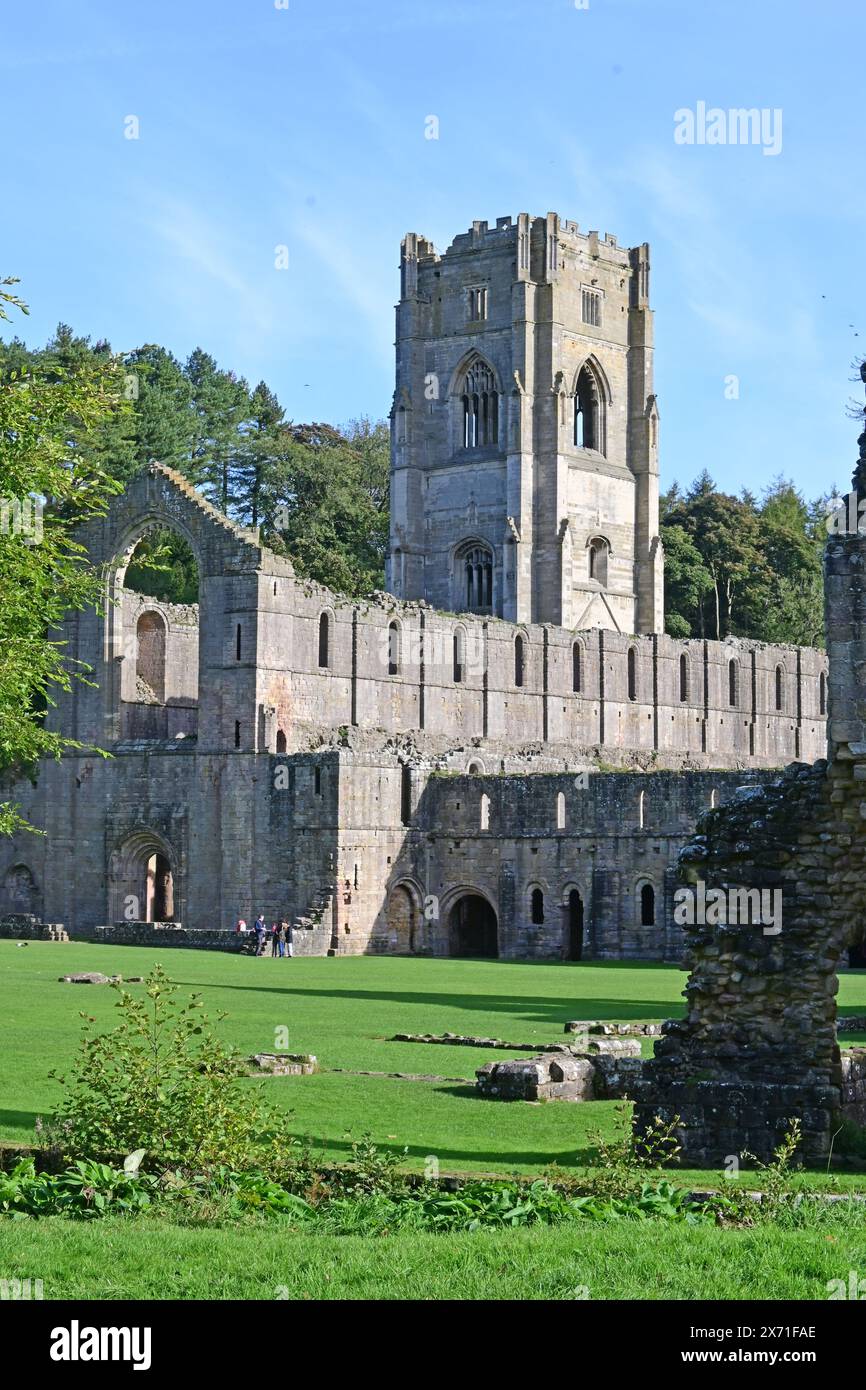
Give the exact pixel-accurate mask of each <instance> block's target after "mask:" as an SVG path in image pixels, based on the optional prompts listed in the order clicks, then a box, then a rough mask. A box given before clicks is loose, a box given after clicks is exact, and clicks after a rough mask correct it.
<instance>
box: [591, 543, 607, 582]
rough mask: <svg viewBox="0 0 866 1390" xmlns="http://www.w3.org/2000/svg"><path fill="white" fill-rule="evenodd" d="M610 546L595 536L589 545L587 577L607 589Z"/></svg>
mask: <svg viewBox="0 0 866 1390" xmlns="http://www.w3.org/2000/svg"><path fill="white" fill-rule="evenodd" d="M609 555H610V546H609V545H608V543H607V541H606V540H605V539H604V537H603V536H596V537H595V538H594V539H593V540H591V541H590V543H589V577H590V579H595V580H596V581H597V582H598V583H599V584H601V585H602V586H603V587H605V588H606V587H607V562H608V557H609Z"/></svg>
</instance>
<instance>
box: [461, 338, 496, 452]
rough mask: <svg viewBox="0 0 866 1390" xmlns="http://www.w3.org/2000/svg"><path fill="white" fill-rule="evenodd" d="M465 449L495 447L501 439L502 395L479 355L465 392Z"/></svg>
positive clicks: (464, 387)
mask: <svg viewBox="0 0 866 1390" xmlns="http://www.w3.org/2000/svg"><path fill="white" fill-rule="evenodd" d="M461 405H462V409H463V447H464V449H486V448H494V447H495V445H496V443H497V441H498V439H499V397H498V395H497V393H496V381H495V378H494V376H493V373H492V371H491V370H490V368H489V367H488V365H487V363H486V362H484V361H482V360H481V358H480V357H477V358H476V359H475V361H474V362H473V363H472V365H471V367H470V368H469V370H468V371H467V373H466V376H465V379H464V382H463V390H462V392H461Z"/></svg>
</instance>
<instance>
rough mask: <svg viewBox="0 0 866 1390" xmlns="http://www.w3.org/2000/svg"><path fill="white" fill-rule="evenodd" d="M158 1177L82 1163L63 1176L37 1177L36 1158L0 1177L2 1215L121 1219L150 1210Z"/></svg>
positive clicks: (91, 1162) (63, 1173)
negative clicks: (119, 1217)
mask: <svg viewBox="0 0 866 1390" xmlns="http://www.w3.org/2000/svg"><path fill="white" fill-rule="evenodd" d="M155 1189H156V1181H155V1179H154V1178H152V1177H149V1176H147V1175H144V1174H139V1173H127V1172H125V1171H124V1170H123V1169H119V1170H118V1169H116V1168H110V1167H109V1166H108V1165H107V1164H104V1163H95V1162H93V1161H92V1160H90V1161H87V1160H79V1161H78V1162H76V1163H73V1164H72V1166H71V1167H70V1168H67V1169H66V1170H65V1172H62V1173H37V1172H36V1166H35V1163H34V1160H33V1159H32V1158H26V1159H23V1160H22V1162H21V1163H19V1164H17V1165H16V1167H15V1168H13V1170H12V1172H11V1173H0V1212H4V1213H7V1214H10V1215H12V1216H14V1217H18V1218H19V1219H20V1218H22V1217H27V1216H74V1217H96V1216H118V1215H122V1214H124V1213H126V1214H134V1213H138V1212H142V1211H144V1210H145V1209H146V1208H147V1207H149V1206H150V1204H151V1199H152V1194H153V1192H154V1191H155Z"/></svg>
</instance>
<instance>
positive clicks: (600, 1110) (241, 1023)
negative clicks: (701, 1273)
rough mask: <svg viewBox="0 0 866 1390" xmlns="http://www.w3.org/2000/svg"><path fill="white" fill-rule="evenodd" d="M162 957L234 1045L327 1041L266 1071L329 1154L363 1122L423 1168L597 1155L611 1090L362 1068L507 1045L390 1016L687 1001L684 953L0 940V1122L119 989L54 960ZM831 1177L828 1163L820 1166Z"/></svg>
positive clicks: (851, 994) (426, 1061) (440, 1059)
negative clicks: (439, 1040) (534, 954)
mask: <svg viewBox="0 0 866 1390" xmlns="http://www.w3.org/2000/svg"><path fill="white" fill-rule="evenodd" d="M156 961H161V962H162V963H163V964H164V965H165V967H166V968H167V970H168V972H169V974H170V976H171V978H172V979H173V980H175V981H176V982H177V983H179V984H180V985H181V986H182V989H183V991H184V993H190V992H193V991H199V992H201V993H202V995H203V996H204V999H205V1002H206V1005H207V1007H208V1009H209V1010H210V1011H211V1012H212V1013H217V1012H219V1011H223V1010H224V1011H226V1012H227V1014H228V1015H229V1016H228V1018H227V1019H226V1020H225V1021H224V1022H223V1023H222V1024H221V1025H220V1029H221V1031H222V1033H223V1034H224V1035H225V1037H226V1038H228V1039H230V1040H231V1041H232V1042H234V1043H235V1044H236V1045H237V1046H238V1047H239V1048H240V1049H241V1050H242V1051H244V1052H259V1051H272V1050H274V1047H275V1045H276V1043H275V1032H276V1030H277V1029H278V1028H285V1029H286V1030H287V1032H288V1048H289V1050H290V1051H293V1052H313V1053H315V1054H316V1055H317V1056H318V1058H319V1061H320V1064H321V1066H322V1067H323V1069H324V1070H323V1071H322V1072H321V1073H320V1074H319V1075H317V1076H312V1077H299V1078H291V1077H286V1078H276V1079H273V1080H269V1081H267V1082H265V1083H264V1085H265V1086H266V1088H267V1094H268V1095H269V1096H270V1097H271V1098H272V1099H273V1101H274V1103H275V1104H276V1105H278V1106H279V1107H281V1108H283V1109H285V1110H287V1111H289V1112H290V1115H291V1127H292V1129H293V1131H294V1132H295V1133H296V1134H297V1135H298V1136H300V1137H307V1138H310V1139H312V1141H313V1142H314V1145H315V1146H316V1148H317V1149H319V1150H321V1152H322V1153H323V1155H324V1156H325V1158H326V1159H327V1160H331V1161H333V1160H336V1161H339V1160H341V1159H344V1158H345V1157H346V1155H347V1153H348V1151H349V1149H350V1146H351V1141H352V1139H353V1138H358V1137H359V1136H360V1135H361V1134H362V1133H364V1132H365V1131H369V1132H370V1133H371V1134H372V1136H373V1139H374V1141H375V1142H376V1143H377V1144H378V1145H379V1146H380V1147H382V1148H383V1149H390V1150H397V1151H401V1152H402V1150H403V1149H404V1147H405V1148H407V1149H408V1155H407V1159H406V1162H407V1165H408V1166H409V1167H411V1168H413V1169H415V1170H416V1171H417V1170H420V1169H421V1168H422V1167H423V1166H424V1161H425V1159H426V1158H427V1156H428V1155H435V1157H436V1158H437V1159H438V1161H439V1165H440V1168H441V1170H442V1171H446V1172H448V1171H452V1172H486V1173H492V1172H496V1173H501V1174H511V1173H536V1174H537V1173H539V1172H541V1171H542V1170H543V1169H544V1168H545V1167H546V1166H547V1165H548V1164H551V1163H557V1164H559V1165H561V1166H562V1167H564V1168H568V1169H574V1168H575V1167H580V1166H583V1165H586V1164H587V1163H589V1162H591V1161H592V1158H593V1149H592V1143H591V1137H590V1136H591V1133H592V1131H599V1132H601V1133H603V1134H605V1135H608V1136H610V1135H612V1134H613V1133H614V1130H615V1125H616V1111H615V1108H614V1106H613V1104H612V1103H611V1102H594V1103H589V1104H583V1105H566V1104H555V1103H554V1104H547V1105H526V1104H523V1103H519V1102H517V1103H511V1104H508V1103H500V1102H496V1101H482V1100H479V1099H478V1098H477V1096H476V1095H475V1092H474V1088H473V1086H472V1085H468V1084H462V1085H461V1084H459V1083H454V1082H416V1081H402V1080H393V1079H391V1078H390V1077H368V1076H358V1075H354V1074H353V1073H354V1072H357V1071H362V1070H369V1071H379V1072H393V1071H405V1072H414V1073H432V1074H436V1075H438V1076H448V1077H465V1078H467V1079H469V1080H470V1081H471V1080H472V1079H473V1078H474V1071H475V1068H476V1067H478V1066H481V1064H482V1063H483V1062H485V1061H488V1060H491V1059H493V1058H500V1059H501V1058H502V1056H503V1054H502V1053H501V1052H493V1051H487V1050H482V1049H475V1048H465V1047H447V1046H435V1047H432V1046H423V1045H419V1044H413V1043H392V1042H388V1041H386V1039H387V1038H388V1037H389V1036H391V1035H392V1034H394V1033H397V1032H433V1033H441V1032H445V1031H451V1032H463V1033H475V1034H483V1035H485V1036H493V1037H498V1038H504V1039H507V1040H512V1041H516V1042H524V1041H525V1042H530V1043H533V1044H535V1043H538V1042H553V1041H562V1040H563V1037H564V1035H563V1031H562V1030H563V1025H564V1023H565V1021H566V1020H567V1019H570V1018H599V1019H609V1020H626V1019H640V1020H660V1019H664V1018H669V1017H673V1016H675V1015H677V1014H681V1013H682V1011H683V1001H682V999H681V998H680V992H681V990H682V988H683V985H684V984H685V978H686V977H685V975H684V974H683V972H681V971H679V970H677V969H675V968H674V967H671V966H662V965H651V964H650V965H647V964H627V963H610V962H608V963H598V964H593V963H585V964H580V965H532V964H511V963H508V962H499V961H453V960H413V959H394V958H375V957H357V958H348V959H333V960H332V959H304V960H300V959H299V960H292V961H285V960H283V961H281V960H271V959H269V958H267V959H258V960H257V959H254V958H250V957H239V956H230V955H223V954H219V953H216V952H203V951H179V950H165V951H155V950H150V949H139V948H134V947H102V946H87V945H83V944H82V945H79V944H75V943H70V944H53V943H41V942H33V943H31V944H30V945H29V946H27V947H26V948H21V947H18V946H16V944H15V943H14V942H0V998H2V999H3V1001H4V1007H3V1009H2V1012H0V1046H2V1049H3V1052H2V1055H3V1056H4V1058H5V1059H6V1062H5V1065H4V1067H3V1070H2V1075H0V1138H5V1139H12V1140H17V1141H19V1142H28V1141H30V1140H32V1137H33V1129H34V1124H35V1121H36V1118H37V1116H38V1115H44V1114H46V1113H48V1111H49V1110H50V1109H51V1108H52V1105H53V1104H54V1103H55V1102H56V1100H57V1098H58V1095H59V1087H58V1086H57V1085H56V1083H53V1082H51V1081H50V1080H49V1079H48V1072H49V1070H50V1069H51V1068H52V1067H55V1066H61V1068H62V1066H63V1064H64V1063H65V1062H66V1061H67V1059H68V1058H69V1057H70V1055H71V1053H72V1052H73V1050H74V1049H75V1047H76V1045H77V1041H78V1038H79V1035H80V1024H81V1021H80V1018H79V1013H80V1011H82V1010H86V1011H87V1012H88V1014H89V1015H90V1016H91V1017H93V1018H94V1019H96V1020H97V1023H98V1024H100V1025H105V1026H106V1027H108V1026H110V1025H111V1023H112V1019H113V1014H114V1003H115V995H114V992H113V991H112V990H109V989H107V988H106V987H104V986H84V985H61V984H59V983H58V980H57V977H58V976H59V975H60V974H65V973H69V972H71V971H77V970H88V969H90V970H100V971H102V972H103V973H105V974H112V973H120V974H124V975H134V974H146V973H147V971H148V970H149V969H150V967H151V966H152V965H153V964H154V963H155V962H156ZM130 988H132V989H133V990H134V989H136V988H140V987H137V986H134V985H133V986H131V987H130ZM840 1002H841V1006H842V1009H843V1011H844V1012H848V1013H857V1012H866V973H854V974H848V975H845V976H843V977H842V980H841V990H840ZM854 1036H855V1035H852V1040H853V1038H854ZM846 1041H847V1039H846ZM505 1055H507V1056H512V1057H513V1056H519V1055H520V1054H519V1053H511V1054H505ZM526 1055H531V1052H529V1053H527V1054H526ZM12 1059H14V1061H13V1060H12ZM333 1068H343V1069H345V1070H342V1071H335V1070H332V1069H333ZM250 1084H255V1083H250ZM689 1177H690V1179H691V1180H694V1181H697V1182H699V1183H701V1184H703V1185H706V1184H707V1183H708V1182H710V1181H712V1180H713V1179H712V1175H708V1174H706V1173H704V1174H691V1175H689ZM821 1181H822V1178H821V1175H820V1174H818V1175H815V1177H814V1178H812V1179H811V1180H810V1183H811V1184H815V1183H820V1182H821ZM840 1181H841V1183H842V1185H843V1186H846V1187H857V1188H860V1187H862V1188H864V1189H866V1176H860V1175H845V1176H843V1177H842V1178H841V1179H840Z"/></svg>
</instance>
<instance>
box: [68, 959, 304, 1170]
mask: <svg viewBox="0 0 866 1390" xmlns="http://www.w3.org/2000/svg"><path fill="white" fill-rule="evenodd" d="M115 988H117V990H118V993H119V996H120V997H119V999H118V1001H117V1006H116V1007H117V1009H118V1011H119V1013H120V1022H119V1024H118V1025H117V1027H115V1028H113V1029H111V1030H110V1031H109V1032H107V1033H91V1032H90V1027H89V1026H90V1024H91V1023H92V1022H93V1020H92V1019H90V1018H89V1017H88V1016H87V1015H82V1017H83V1018H84V1020H85V1027H84V1036H83V1038H82V1042H81V1047H80V1052H79V1056H78V1059H77V1062H76V1065H75V1067H74V1069H73V1071H72V1073H71V1075H70V1077H69V1078H65V1077H56V1079H57V1080H58V1081H59V1082H60V1083H61V1084H62V1085H64V1086H66V1088H67V1095H66V1099H65V1104H62V1105H61V1107H60V1108H59V1110H58V1111H56V1112H55V1113H54V1114H53V1115H52V1116H51V1118H50V1120H49V1122H48V1125H47V1140H48V1144H49V1147H51V1148H53V1149H54V1150H56V1151H57V1152H59V1153H60V1154H61V1155H62V1156H63V1158H64V1159H66V1158H70V1159H75V1158H97V1159H99V1160H101V1161H103V1162H107V1163H112V1162H113V1163H117V1162H118V1161H119V1160H120V1159H121V1158H122V1157H123V1156H125V1155H126V1154H129V1153H130V1152H132V1151H133V1150H138V1149H144V1150H145V1155H146V1157H145V1166H146V1167H147V1168H150V1169H156V1170H158V1171H161V1170H163V1169H165V1168H167V1167H174V1166H178V1167H180V1168H182V1169H185V1170H188V1171H207V1170H208V1169H210V1168H212V1167H214V1166H216V1165H227V1166H229V1167H233V1168H236V1169H244V1168H255V1167H260V1166H261V1167H264V1168H265V1169H266V1170H267V1169H270V1167H271V1166H272V1165H274V1166H276V1167H277V1168H278V1169H279V1170H283V1169H286V1170H287V1169H289V1168H291V1167H292V1164H293V1160H294V1158H295V1153H296V1149H297V1145H296V1144H295V1142H294V1141H292V1140H291V1139H289V1138H288V1136H287V1135H286V1133H285V1128H284V1126H285V1121H284V1120H283V1119H282V1118H279V1117H277V1116H275V1115H273V1114H271V1112H270V1111H269V1110H267V1109H266V1108H265V1106H264V1105H263V1103H262V1102H261V1101H260V1099H259V1098H258V1095H257V1094H256V1093H254V1092H253V1091H251V1090H250V1089H249V1088H245V1087H244V1086H242V1085H241V1084H240V1083H239V1077H240V1076H241V1075H242V1074H243V1067H242V1065H241V1062H240V1059H239V1057H238V1055H237V1054H236V1053H235V1052H234V1051H233V1050H232V1049H229V1048H227V1047H226V1046H225V1045H224V1044H223V1043H222V1041H221V1040H220V1039H219V1037H218V1036H217V1035H216V1033H215V1032H214V1029H213V1027H212V1025H211V1022H210V1020H209V1018H208V1016H207V1015H206V1014H205V1013H204V1011H203V1009H202V1004H201V999H200V998H199V997H198V996H197V995H193V996H192V997H191V998H189V999H188V1000H187V1001H186V1002H185V1003H181V1002H180V1001H178V1000H177V999H176V997H175V996H176V995H177V992H178V989H177V986H176V985H173V984H171V983H170V982H169V980H168V977H167V976H166V974H165V971H164V970H163V968H162V966H160V965H157V966H155V967H154V969H153V970H152V971H151V972H150V974H149V975H148V977H147V980H146V982H145V988H144V998H135V997H133V995H131V994H129V993H128V992H127V991H126V990H124V989H123V988H122V987H121V986H119V985H118V986H115ZM52 1076H55V1073H52Z"/></svg>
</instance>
